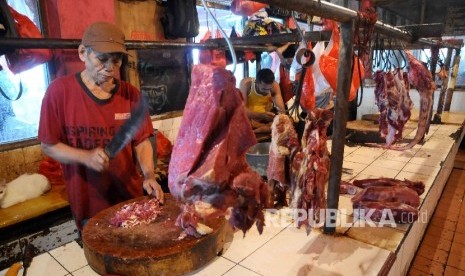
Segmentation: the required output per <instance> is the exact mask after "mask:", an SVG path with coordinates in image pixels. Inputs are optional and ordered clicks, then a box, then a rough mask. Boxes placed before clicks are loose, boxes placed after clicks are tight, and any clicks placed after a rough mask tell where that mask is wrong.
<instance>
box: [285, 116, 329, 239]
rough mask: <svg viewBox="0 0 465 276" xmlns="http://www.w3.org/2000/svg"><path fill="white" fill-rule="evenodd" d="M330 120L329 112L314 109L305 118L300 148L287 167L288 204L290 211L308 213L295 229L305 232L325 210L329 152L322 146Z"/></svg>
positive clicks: (318, 219) (324, 142) (324, 144)
mask: <svg viewBox="0 0 465 276" xmlns="http://www.w3.org/2000/svg"><path fill="white" fill-rule="evenodd" d="M332 119H333V112H332V111H330V110H325V109H319V108H316V109H314V110H313V111H312V112H311V113H309V115H308V117H307V118H306V119H305V129H304V133H303V136H302V148H301V151H299V152H297V153H296V154H295V156H294V158H293V159H292V164H291V204H290V206H291V207H292V208H298V209H303V210H311V211H312V212H311V214H309V216H308V217H307V218H306V219H305V220H302V221H299V222H298V226H299V227H300V226H301V225H305V227H306V229H307V232H309V231H310V228H311V226H312V225H313V223H320V221H323V220H324V217H322V215H323V216H324V214H323V213H321V214H320V211H321V212H322V211H324V209H325V208H326V196H325V190H326V183H327V182H328V178H329V162H330V159H329V151H328V148H327V146H326V141H327V139H328V137H327V135H326V131H327V129H328V126H329V124H330V123H331V121H332Z"/></svg>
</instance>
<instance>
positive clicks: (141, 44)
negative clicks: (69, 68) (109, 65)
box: [0, 38, 277, 52]
mask: <svg viewBox="0 0 465 276" xmlns="http://www.w3.org/2000/svg"><path fill="white" fill-rule="evenodd" d="M223 42H224V39H223ZM80 43H81V40H76V39H50V38H4V39H1V40H0V47H1V48H13V49H33V48H39V49H42V48H43V49H77V48H78V46H79V44H80ZM125 45H126V47H127V48H128V49H130V50H131V49H153V48H191V49H219V48H225V49H226V43H225V42H224V43H220V42H213V41H212V42H206V43H190V42H170V41H129V40H127V41H126V42H125ZM234 48H236V49H237V50H250V51H269V52H271V51H274V50H276V48H277V47H276V46H272V45H243V44H242V45H241V44H238V45H235V46H234Z"/></svg>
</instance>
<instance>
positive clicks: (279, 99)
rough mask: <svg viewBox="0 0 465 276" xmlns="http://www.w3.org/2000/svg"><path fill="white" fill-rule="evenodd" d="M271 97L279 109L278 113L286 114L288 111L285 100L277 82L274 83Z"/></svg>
mask: <svg viewBox="0 0 465 276" xmlns="http://www.w3.org/2000/svg"><path fill="white" fill-rule="evenodd" d="M271 96H272V97H273V102H274V105H275V106H276V108H278V112H280V113H284V112H286V109H285V108H284V100H283V96H282V95H281V88H280V87H279V84H278V83H277V82H273V87H272V88H271Z"/></svg>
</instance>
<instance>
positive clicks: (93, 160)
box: [84, 148, 110, 172]
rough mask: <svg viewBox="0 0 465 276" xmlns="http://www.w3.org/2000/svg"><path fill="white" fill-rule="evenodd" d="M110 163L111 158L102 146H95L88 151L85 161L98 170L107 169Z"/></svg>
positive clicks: (85, 163)
mask: <svg viewBox="0 0 465 276" xmlns="http://www.w3.org/2000/svg"><path fill="white" fill-rule="evenodd" d="M109 163H110V158H108V156H107V154H106V153H105V151H104V150H103V149H102V148H95V149H93V150H90V151H88V153H87V155H86V158H85V161H84V165H86V166H87V167H89V168H91V169H93V170H96V171H98V172H101V171H103V170H106V169H107V168H108V165H109Z"/></svg>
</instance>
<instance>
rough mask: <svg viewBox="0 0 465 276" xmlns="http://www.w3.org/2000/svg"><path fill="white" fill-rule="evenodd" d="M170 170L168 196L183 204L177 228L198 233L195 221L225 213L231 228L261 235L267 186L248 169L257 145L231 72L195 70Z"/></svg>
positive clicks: (206, 68)
mask: <svg viewBox="0 0 465 276" xmlns="http://www.w3.org/2000/svg"><path fill="white" fill-rule="evenodd" d="M191 79H192V83H191V88H190V91H189V97H188V99H187V103H186V107H185V109H184V114H183V120H182V122H181V126H180V129H179V133H178V138H177V140H176V142H175V144H174V148H173V153H172V156H171V161H170V165H169V174H168V184H169V188H170V192H171V194H172V195H173V196H175V197H176V198H177V199H178V200H179V201H180V202H181V203H182V213H181V214H180V215H179V217H178V225H180V226H181V227H182V228H183V229H185V230H186V232H187V233H188V234H190V235H198V234H199V231H198V230H199V228H198V226H199V224H198V223H197V221H198V218H199V217H203V218H208V217H210V216H221V215H225V214H226V213H229V215H230V218H229V221H230V223H231V225H232V226H233V227H235V228H239V229H241V230H242V231H244V232H245V231H247V230H248V229H249V228H250V227H251V226H252V225H253V224H254V223H256V225H257V228H258V230H259V232H260V233H261V232H262V230H263V224H264V222H263V220H264V216H263V208H264V207H265V206H266V205H267V204H268V189H267V185H266V183H265V182H263V180H262V179H261V177H260V176H259V175H258V174H257V173H255V172H254V171H253V170H252V169H251V168H250V167H249V165H248V164H247V162H246V159H245V153H246V151H247V150H248V149H249V148H250V147H251V146H253V145H254V144H256V139H255V135H254V133H253V131H252V127H251V126H250V124H249V122H248V120H247V116H246V110H245V106H244V104H243V101H242V98H241V96H240V95H241V94H240V92H239V91H238V89H237V88H236V87H235V84H236V82H235V79H234V76H233V75H232V74H231V72H229V71H227V70H225V69H223V68H221V67H216V66H211V65H196V66H194V68H193V70H192V78H191Z"/></svg>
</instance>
